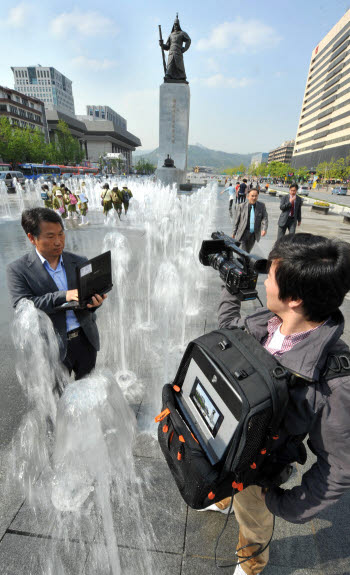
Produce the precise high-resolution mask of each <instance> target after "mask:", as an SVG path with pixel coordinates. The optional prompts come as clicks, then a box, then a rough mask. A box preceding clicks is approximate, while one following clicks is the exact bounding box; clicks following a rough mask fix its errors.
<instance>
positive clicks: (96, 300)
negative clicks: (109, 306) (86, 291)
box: [87, 293, 107, 308]
mask: <svg viewBox="0 0 350 575" xmlns="http://www.w3.org/2000/svg"><path fill="white" fill-rule="evenodd" d="M106 297H107V294H104V295H102V296H101V295H98V294H97V293H95V295H93V296H92V298H91V299H92V303H88V304H87V307H88V308H92V307H99V306H100V305H101V304H102V303H103V300H104V299H106Z"/></svg>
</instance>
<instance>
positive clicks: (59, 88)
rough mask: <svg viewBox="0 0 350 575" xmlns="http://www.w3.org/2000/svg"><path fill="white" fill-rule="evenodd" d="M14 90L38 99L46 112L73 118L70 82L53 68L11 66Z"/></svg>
mask: <svg viewBox="0 0 350 575" xmlns="http://www.w3.org/2000/svg"><path fill="white" fill-rule="evenodd" d="M11 70H12V72H13V76H14V80H15V90H17V91H18V92H21V93H22V94H25V95H26V96H31V97H32V98H38V99H40V100H41V101H42V102H44V105H45V108H46V109H47V110H57V111H58V112H62V113H64V114H67V115H68V116H74V113H75V112H74V99H73V92H72V82H71V80H69V79H68V78H66V76H64V75H63V74H61V73H60V72H58V71H57V70H56V69H55V68H51V67H45V66H40V65H38V66H28V67H25V66H13V67H11Z"/></svg>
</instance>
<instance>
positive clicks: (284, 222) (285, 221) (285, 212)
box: [277, 184, 301, 240]
mask: <svg viewBox="0 0 350 575" xmlns="http://www.w3.org/2000/svg"><path fill="white" fill-rule="evenodd" d="M297 191H298V184H291V185H290V186H289V194H288V195H285V196H283V198H282V199H281V203H280V210H281V214H280V217H279V219H278V233H277V239H278V240H279V238H281V237H282V236H284V235H285V233H286V231H287V230H288V231H289V233H290V234H295V229H296V226H297V225H298V226H300V224H301V198H300V197H299V196H297Z"/></svg>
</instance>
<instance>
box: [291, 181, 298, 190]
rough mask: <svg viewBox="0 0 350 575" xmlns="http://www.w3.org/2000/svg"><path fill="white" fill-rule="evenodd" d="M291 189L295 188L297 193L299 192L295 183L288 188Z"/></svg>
mask: <svg viewBox="0 0 350 575" xmlns="http://www.w3.org/2000/svg"><path fill="white" fill-rule="evenodd" d="M291 188H296V190H297V191H298V190H299V186H298V184H296V183H295V182H293V183H292V184H291V185H290V186H289V189H291Z"/></svg>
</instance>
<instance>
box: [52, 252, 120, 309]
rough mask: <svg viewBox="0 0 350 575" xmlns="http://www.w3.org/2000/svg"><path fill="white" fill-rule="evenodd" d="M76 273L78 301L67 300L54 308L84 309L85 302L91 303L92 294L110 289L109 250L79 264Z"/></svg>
mask: <svg viewBox="0 0 350 575" xmlns="http://www.w3.org/2000/svg"><path fill="white" fill-rule="evenodd" d="M76 273H77V285H78V296H79V301H67V303H64V304H63V305H60V306H58V307H56V308H55V309H61V310H65V311H68V310H70V309H72V310H79V309H86V307H87V304H88V303H92V300H91V298H92V296H94V295H95V294H98V295H103V294H105V293H107V292H109V291H111V289H112V287H113V283H112V262H111V252H110V251H108V252H105V253H103V254H101V255H99V256H96V257H95V258H92V259H91V260H89V261H87V262H84V263H83V264H79V265H78V266H77V268H76Z"/></svg>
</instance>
